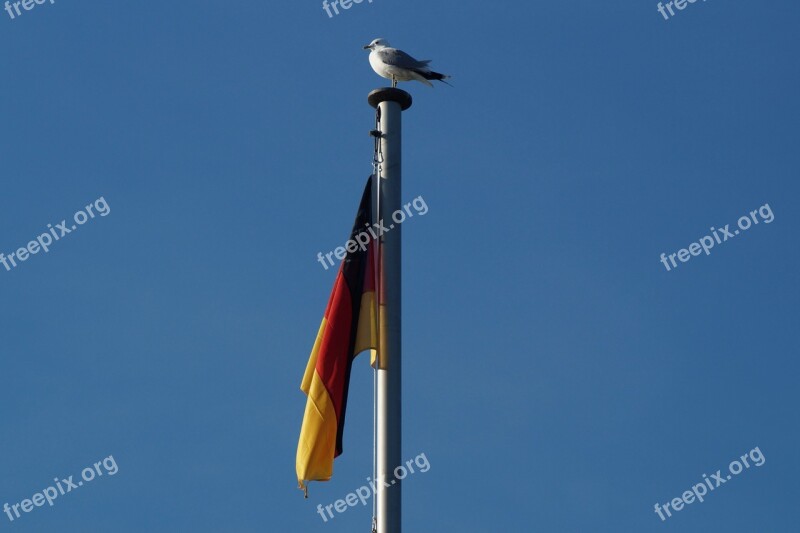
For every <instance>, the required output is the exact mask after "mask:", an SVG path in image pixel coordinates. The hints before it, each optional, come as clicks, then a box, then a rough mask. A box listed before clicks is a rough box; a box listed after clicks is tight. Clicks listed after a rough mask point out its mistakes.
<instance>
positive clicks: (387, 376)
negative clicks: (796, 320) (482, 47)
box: [367, 87, 411, 533]
mask: <svg viewBox="0 0 800 533" xmlns="http://www.w3.org/2000/svg"><path fill="white" fill-rule="evenodd" d="M367 101H368V102H369V104H370V105H371V106H372V107H374V108H375V109H376V110H377V111H376V112H377V113H378V117H379V121H380V123H379V131H380V148H381V151H382V155H383V161H382V163H381V165H380V173H379V176H378V182H379V184H380V189H379V190H380V192H379V194H380V195H381V196H380V206H381V213H380V215H379V216H380V217H381V218H382V219H383V225H384V227H385V228H386V232H385V233H384V234H383V236H382V237H381V246H380V253H381V257H380V258H379V261H380V264H381V270H380V279H379V287H380V291H379V295H378V301H379V306H378V324H379V332H378V335H379V342H380V344H379V349H378V369H377V372H378V379H377V381H378V386H377V409H378V413H377V422H378V424H377V425H378V427H377V433H378V435H377V468H378V472H377V475H378V477H377V478H376V480H375V483H376V485H377V490H378V492H377V494H376V498H377V500H376V501H377V511H376V514H377V533H401V527H402V526H401V523H402V521H401V518H402V516H401V508H402V497H401V495H402V491H401V488H400V486H401V481H400V480H399V479H397V478H396V477H395V475H394V470H395V468H397V466H399V465H402V464H403V463H402V456H401V452H402V416H401V415H402V401H401V400H402V397H401V385H402V379H401V377H402V376H401V369H402V364H401V361H402V359H401V331H402V328H401V310H402V306H401V299H400V297H401V294H400V290H401V286H402V283H401V279H402V277H401V264H402V263H401V257H402V253H401V252H402V245H401V235H402V232H401V227H400V224H398V223H395V222H394V221H393V220H392V217H391V215H392V213H394V212H395V211H397V210H401V209H402V198H401V192H402V177H401V154H402V139H401V134H402V112H403V111H405V110H406V109H408V108H409V107H411V95H410V94H408V93H407V92H405V91H403V90H400V89H396V88H391V87H384V88H381V89H375V90H374V91H372V92H371V93H369V96H368V98H367ZM384 481H385V482H386V483H388V484H389V486H388V487H385V483H384Z"/></svg>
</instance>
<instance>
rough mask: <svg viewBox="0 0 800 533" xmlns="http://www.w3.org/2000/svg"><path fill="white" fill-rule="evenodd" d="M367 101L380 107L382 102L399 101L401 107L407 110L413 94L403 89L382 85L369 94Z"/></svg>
mask: <svg viewBox="0 0 800 533" xmlns="http://www.w3.org/2000/svg"><path fill="white" fill-rule="evenodd" d="M367 102H369V105H371V106H372V107H374V108H376V109H377V108H378V105H380V103H381V102H397V103H398V104H400V109H401V110H403V111H405V110H406V109H408V108H409V107H411V95H410V94H408V93H407V92H405V91H404V90H402V89H397V88H394V87H381V88H380V89H375V90H373V91H372V92H370V93H369V96H367Z"/></svg>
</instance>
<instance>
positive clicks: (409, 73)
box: [364, 39, 450, 87]
mask: <svg viewBox="0 0 800 533" xmlns="http://www.w3.org/2000/svg"><path fill="white" fill-rule="evenodd" d="M364 50H371V52H370V53H369V64H370V65H371V66H372V70H374V71H375V72H376V73H377V74H378V76H381V77H384V78H386V79H389V80H392V87H397V82H398V81H411V80H417V81H419V82H422V83H424V84H425V85H427V86H428V87H433V84H432V83H431V82H430V81H428V80H438V81H440V82H442V83H447V82H446V81H444V80H446V79H447V78H449V77H450V76H448V75H446V74H440V73H438V72H434V71H432V70H431V69H430V68H429V67H428V63H430V62H431V60H430V59H427V60H424V61H418V60H416V59H414V58H413V57H411V56H410V55H408V54H407V53H405V52H403V51H402V50H398V49H397V48H391V47H390V46H389V41H387V40H386V39H375V40H374V41H372V42H371V43H369V44H368V45H366V46H365V47H364ZM447 85H450V84H449V83H447Z"/></svg>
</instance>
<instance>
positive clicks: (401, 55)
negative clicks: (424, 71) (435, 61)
mask: <svg viewBox="0 0 800 533" xmlns="http://www.w3.org/2000/svg"><path fill="white" fill-rule="evenodd" d="M378 58H380V60H381V61H383V62H384V63H385V64H387V65H391V66H393V67H400V68H407V69H415V68H425V67H427V66H428V63H430V62H431V61H430V59H428V60H425V61H419V60H416V59H414V58H413V57H411V56H410V55H408V54H407V53H405V52H403V51H402V50H398V49H396V48H384V49H383V50H379V51H378Z"/></svg>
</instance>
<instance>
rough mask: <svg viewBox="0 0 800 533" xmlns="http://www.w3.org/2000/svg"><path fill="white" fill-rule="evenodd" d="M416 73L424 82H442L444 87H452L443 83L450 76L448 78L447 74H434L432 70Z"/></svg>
mask: <svg viewBox="0 0 800 533" xmlns="http://www.w3.org/2000/svg"><path fill="white" fill-rule="evenodd" d="M417 72H418V73H419V74H420V75H422V77H424V78H425V79H426V80H435V81H440V82H442V83H444V84H446V85H450V87H452V85H451V84H449V83H447V82H446V81H444V80H447V79H450V78H451V77H452V76H448V75H447V74H441V73H439V72H434V71H432V70H428V71H424V70H420V71H417Z"/></svg>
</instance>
